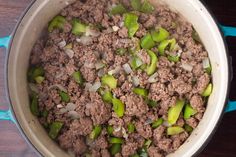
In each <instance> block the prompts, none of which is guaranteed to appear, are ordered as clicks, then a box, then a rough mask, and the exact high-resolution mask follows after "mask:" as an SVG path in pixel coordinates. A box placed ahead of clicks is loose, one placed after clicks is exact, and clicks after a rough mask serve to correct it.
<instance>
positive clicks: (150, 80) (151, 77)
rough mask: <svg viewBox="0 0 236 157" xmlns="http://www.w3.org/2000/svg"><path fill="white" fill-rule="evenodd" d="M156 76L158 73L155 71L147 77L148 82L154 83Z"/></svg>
mask: <svg viewBox="0 0 236 157" xmlns="http://www.w3.org/2000/svg"><path fill="white" fill-rule="evenodd" d="M157 76H158V73H157V72H155V73H154V74H153V75H152V76H150V77H149V79H148V82H149V83H155V82H157Z"/></svg>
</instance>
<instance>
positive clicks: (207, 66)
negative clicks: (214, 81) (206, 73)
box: [202, 58, 210, 69]
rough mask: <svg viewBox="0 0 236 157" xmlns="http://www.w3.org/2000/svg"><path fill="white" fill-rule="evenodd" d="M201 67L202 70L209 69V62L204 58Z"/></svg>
mask: <svg viewBox="0 0 236 157" xmlns="http://www.w3.org/2000/svg"><path fill="white" fill-rule="evenodd" d="M202 65H203V68H204V69H206V68H209V67H210V61H209V59H208V58H205V59H204V60H203V61H202Z"/></svg>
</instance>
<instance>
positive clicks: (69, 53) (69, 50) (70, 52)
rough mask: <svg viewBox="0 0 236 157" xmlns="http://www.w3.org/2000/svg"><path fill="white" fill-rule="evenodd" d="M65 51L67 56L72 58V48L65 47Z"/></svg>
mask: <svg viewBox="0 0 236 157" xmlns="http://www.w3.org/2000/svg"><path fill="white" fill-rule="evenodd" d="M65 53H66V54H67V55H68V56H69V58H73V57H74V54H75V52H74V51H73V50H72V49H65Z"/></svg>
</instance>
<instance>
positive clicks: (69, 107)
mask: <svg viewBox="0 0 236 157" xmlns="http://www.w3.org/2000/svg"><path fill="white" fill-rule="evenodd" d="M75 108H76V105H75V104H74V103H68V104H67V105H66V109H67V111H74V110H75Z"/></svg>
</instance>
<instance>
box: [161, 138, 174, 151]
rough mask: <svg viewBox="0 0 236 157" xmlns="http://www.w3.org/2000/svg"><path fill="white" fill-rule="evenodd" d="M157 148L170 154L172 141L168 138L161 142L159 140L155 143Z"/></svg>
mask: <svg viewBox="0 0 236 157" xmlns="http://www.w3.org/2000/svg"><path fill="white" fill-rule="evenodd" d="M157 146H158V147H159V148H160V149H161V150H163V151H165V152H168V153H170V152H172V140H171V139H169V138H163V139H161V140H159V142H158V143H157Z"/></svg>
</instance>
